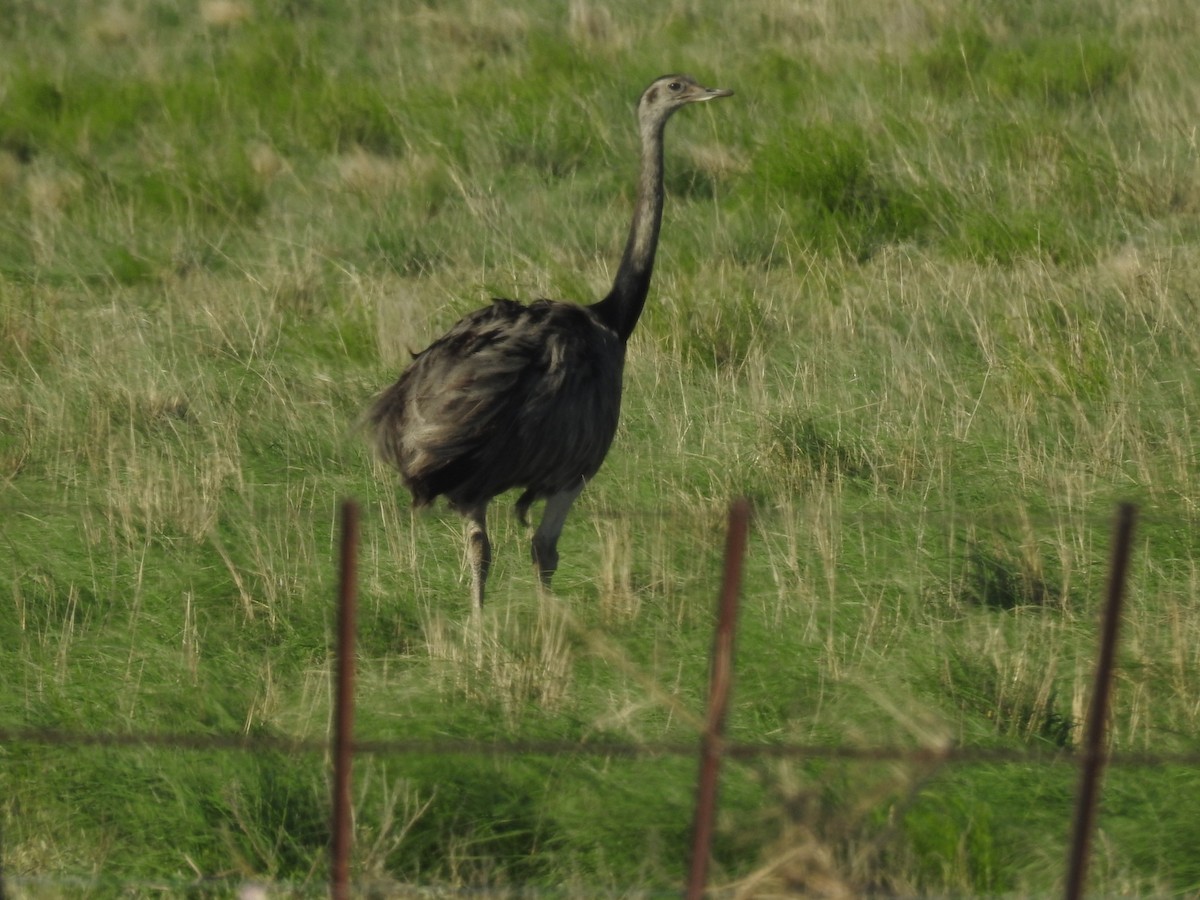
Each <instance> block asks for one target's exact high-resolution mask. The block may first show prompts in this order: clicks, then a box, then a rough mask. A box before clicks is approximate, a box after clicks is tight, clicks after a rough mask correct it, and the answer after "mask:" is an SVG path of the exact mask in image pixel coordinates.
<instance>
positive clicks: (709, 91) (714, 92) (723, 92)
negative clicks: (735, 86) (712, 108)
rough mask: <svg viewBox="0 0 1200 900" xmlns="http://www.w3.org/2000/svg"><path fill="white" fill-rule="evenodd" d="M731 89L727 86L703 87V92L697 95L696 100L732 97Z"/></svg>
mask: <svg viewBox="0 0 1200 900" xmlns="http://www.w3.org/2000/svg"><path fill="white" fill-rule="evenodd" d="M732 96H733V91H731V90H729V88H704V93H703V94H701V95H700V96H699V97H697V98H696V99H697V100H715V99H716V98H717V97H732Z"/></svg>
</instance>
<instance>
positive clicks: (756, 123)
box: [0, 0, 1200, 897]
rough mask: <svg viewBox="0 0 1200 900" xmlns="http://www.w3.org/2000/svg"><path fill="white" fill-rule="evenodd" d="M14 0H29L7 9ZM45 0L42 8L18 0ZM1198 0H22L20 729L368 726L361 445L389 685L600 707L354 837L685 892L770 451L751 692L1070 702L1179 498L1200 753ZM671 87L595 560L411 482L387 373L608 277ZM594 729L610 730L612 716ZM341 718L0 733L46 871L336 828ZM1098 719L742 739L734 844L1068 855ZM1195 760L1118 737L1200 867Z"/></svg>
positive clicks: (16, 570) (12, 441)
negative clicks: (1132, 530)
mask: <svg viewBox="0 0 1200 900" xmlns="http://www.w3.org/2000/svg"><path fill="white" fill-rule="evenodd" d="M10 5H11V4H10ZM17 6H18V7H19V6H20V5H19V4H18V5H17ZM1194 18H1195V17H1194V14H1193V13H1192V12H1191V7H1190V6H1188V5H1186V4H1184V3H1183V2H1182V0H1160V2H1156V3H1153V4H1150V5H1145V4H1143V5H1141V6H1139V7H1137V8H1136V9H1133V8H1128V7H1125V6H1120V5H1117V4H1112V3H1108V2H1104V0H1074V2H1072V3H1067V4H1063V3H1050V2H1047V0H1026V2H1020V3H1011V4H1008V5H1006V6H1004V8H1002V9H1000V8H995V7H994V5H989V4H984V3H978V2H974V3H967V4H965V5H964V4H957V5H944V4H943V5H938V4H933V5H929V4H926V5H924V6H914V5H901V6H898V7H897V6H886V5H885V6H882V7H881V6H880V5H878V4H866V3H852V4H850V5H849V6H845V7H836V6H835V7H820V8H812V9H809V8H801V7H796V6H794V5H788V4H783V3H779V2H778V0H758V2H750V3H743V4H739V5H737V6H730V5H728V4H726V5H721V4H716V3H709V2H700V3H694V4H691V5H689V6H687V8H686V9H685V8H684V7H681V6H678V5H676V6H674V7H672V8H670V9H664V10H657V9H647V8H646V7H645V5H644V4H642V5H637V4H633V3H625V2H620V3H617V4H615V5H613V4H609V5H601V4H591V3H587V2H582V0H581V2H573V3H571V4H569V5H568V6H567V7H566V8H565V9H564V8H563V7H562V6H561V5H555V4H549V3H546V2H543V0H530V2H528V3H526V4H523V5H510V6H504V7H499V8H493V7H485V6H482V5H480V4H476V3H466V2H463V3H452V4H449V5H447V4H437V5H433V6H428V7H426V6H405V5H401V6H399V7H397V6H396V5H395V4H387V3H380V2H375V0H359V2H356V3H352V4H349V5H347V4H344V3H327V2H320V0H308V2H300V0H241V2H208V3H200V4H194V5H192V6H190V7H187V8H186V9H182V8H180V7H179V6H178V4H174V3H166V2H158V0H147V2H143V3H137V4H129V5H124V6H122V5H113V4H108V3H99V2H81V3H76V4H69V5H68V8H67V9H64V10H58V9H55V10H54V11H48V10H47V9H42V8H41V7H38V8H37V9H35V8H34V7H32V6H31V7H29V8H28V9H25V8H23V7H22V8H16V7H14V8H12V9H8V10H6V11H5V14H4V15H0V198H3V202H2V203H0V585H3V587H2V588H0V647H3V652H0V685H2V687H0V728H4V729H16V730H19V729H38V728H46V729H55V730H60V731H66V732H83V733H88V732H96V733H101V734H115V735H118V736H121V737H128V736H132V735H142V734H148V735H160V734H176V733H179V734H186V735H193V736H199V737H204V736H229V735H246V736H249V737H252V738H262V739H263V740H265V741H269V742H272V743H271V746H272V747H274V748H278V746H280V744H279V743H278V741H280V740H282V741H284V742H287V741H317V742H319V741H322V740H324V739H325V738H326V737H327V735H328V730H329V721H330V693H331V671H332V661H331V654H330V646H331V635H332V629H333V618H334V613H333V608H332V605H333V604H332V598H333V593H334V578H335V573H334V559H335V557H336V540H337V504H338V501H339V500H340V498H342V497H346V496H353V497H357V498H359V499H360V500H361V502H362V503H363V508H364V514H365V515H364V523H363V540H362V547H361V561H360V595H361V604H362V609H361V612H360V632H361V634H360V651H361V652H360V659H359V665H360V685H359V693H358V714H359V718H358V736H359V737H360V738H362V739H366V740H382V741H386V740H391V739H403V740H408V739H428V740H442V739H448V740H480V741H493V740H494V741H500V742H506V741H548V742H560V743H562V744H563V745H564V746H565V747H569V748H572V749H569V750H564V751H563V752H561V753H557V754H543V755H537V754H534V755H528V756H505V755H495V756H493V755H487V754H481V755H471V754H463V755H456V754H442V755H438V754H432V753H431V754H421V753H417V754H388V753H383V754H374V755H365V756H362V757H360V758H359V759H358V760H357V762H356V769H355V772H356V788H355V839H356V842H355V846H356V855H355V860H354V875H355V877H356V879H358V880H360V881H361V882H363V883H368V882H369V883H371V884H372V885H375V886H376V887H377V888H378V889H379V890H380V891H381V892H384V893H386V892H388V891H392V892H400V891H402V890H403V886H405V885H425V886H431V887H436V888H439V889H440V888H444V889H474V888H479V889H482V891H483V892H484V893H487V894H494V895H498V896H503V895H506V894H513V893H516V892H518V890H519V889H522V888H528V889H530V890H534V891H537V890H543V891H546V892H548V893H558V894H560V895H564V896H580V897H587V896H596V895H598V894H603V893H605V892H608V893H610V894H612V895H617V896H622V895H629V894H638V893H639V892H643V894H644V893H654V892H659V893H664V894H665V893H668V892H672V891H675V890H677V888H678V886H679V885H680V884H681V882H682V880H683V877H684V872H685V868H686V861H687V853H688V837H689V836H688V824H689V821H690V816H691V806H692V802H693V790H694V780H695V774H696V772H695V770H696V763H695V759H694V758H692V757H690V756H687V757H676V756H671V755H653V754H652V755H646V756H643V757H637V758H628V757H625V756H621V755H612V756H604V755H596V754H593V753H590V752H587V745H588V744H589V743H592V744H595V743H597V742H602V741H616V742H624V743H630V744H634V745H645V746H647V747H654V746H661V745H662V744H663V743H664V742H665V743H683V744H685V745H688V744H691V743H693V742H694V741H695V739H696V735H697V730H698V727H699V717H700V715H701V712H702V706H703V700H704V692H705V688H706V683H707V662H708V653H709V646H710V641H711V626H712V608H713V603H714V599H715V595H716V590H717V584H718V578H719V566H720V558H719V557H720V549H721V545H722V539H723V537H722V529H723V526H724V515H725V509H726V506H727V503H728V501H729V500H730V499H731V498H732V497H734V496H737V495H739V494H746V495H748V496H750V497H751V498H752V500H753V502H754V505H755V519H754V525H753V531H752V536H751V548H750V555H749V558H748V560H747V569H746V580H745V587H744V592H743V608H742V613H741V630H740V633H739V639H738V664H737V678H736V683H735V692H734V703H733V707H732V709H731V712H730V720H729V728H730V731H731V736H732V737H733V738H734V739H736V740H738V741H745V742H763V743H768V744H778V743H792V742H796V743H806V744H809V743H811V744H816V745H819V746H823V747H838V746H844V745H850V746H867V747H874V746H883V747H912V748H936V747H941V746H945V745H946V744H952V745H961V746H964V747H966V748H978V749H981V750H1004V751H1018V752H1019V751H1023V750H1031V751H1040V752H1044V753H1052V752H1055V751H1057V750H1059V749H1061V748H1073V747H1074V746H1076V744H1077V743H1078V741H1079V737H1080V727H1081V722H1082V717H1083V715H1084V711H1085V709H1086V704H1087V699H1088V695H1089V692H1090V688H1091V677H1092V667H1093V660H1094V656H1095V651H1096V644H1097V618H1098V610H1099V606H1100V599H1101V597H1102V594H1103V591H1104V586H1105V578H1106V575H1107V557H1108V552H1109V538H1110V529H1111V515H1112V510H1113V507H1114V505H1115V503H1117V502H1118V501H1121V500H1127V499H1128V500H1133V501H1135V502H1137V503H1138V505H1139V510H1140V518H1139V523H1138V527H1137V544H1136V547H1135V552H1134V557H1133V565H1132V571H1131V574H1130V591H1129V596H1128V602H1127V609H1126V615H1125V618H1124V621H1123V624H1122V645H1121V651H1120V654H1119V659H1118V681H1117V684H1116V692H1115V700H1114V702H1115V706H1114V710H1113V714H1112V718H1111V722H1110V727H1111V739H1110V746H1111V747H1112V749H1113V750H1115V751H1119V752H1130V753H1150V754H1156V753H1171V754H1175V753H1180V754H1195V753H1196V752H1198V751H1200V711H1198V710H1197V707H1196V701H1195V697H1196V696H1197V694H1198V693H1200V656H1198V655H1197V649H1196V648H1197V647H1200V613H1198V611H1197V610H1198V609H1200V605H1198V601H1200V551H1198V547H1200V544H1197V541H1196V539H1195V534H1196V529H1197V525H1198V522H1197V516H1198V511H1197V506H1196V497H1197V488H1198V486H1197V480H1196V472H1197V463H1198V460H1200V375H1198V374H1197V370H1196V365H1195V360H1196V359H1197V358H1198V357H1200V337H1198V336H1197V335H1198V332H1197V330H1196V328H1195V325H1194V322H1195V319H1196V315H1197V299H1196V297H1197V294H1196V289H1195V284H1196V279H1197V274H1198V273H1200V244H1198V243H1197V237H1198V235H1200V230H1198V229H1197V228H1196V225H1195V222H1196V213H1197V211H1198V210H1200V179H1198V178H1197V171H1200V170H1198V169H1197V149H1196V144H1195V140H1194V135H1193V134H1192V130H1193V129H1192V123H1193V122H1194V121H1195V119H1196V115H1197V113H1198V112H1200V94H1198V93H1197V90H1196V87H1195V79H1194V72H1195V71H1196V68H1197V65H1200V58H1198V51H1197V50H1196V48H1195V41H1194V40H1191V39H1190V35H1191V34H1192V33H1193V32H1194V29H1191V28H1189V27H1188V25H1189V23H1193V24H1194ZM672 70H683V71H691V72H692V73H693V74H695V75H696V76H697V77H698V78H699V79H700V80H701V81H703V82H708V83H712V84H715V85H720V86H728V87H732V88H734V89H735V90H736V92H737V93H736V95H735V97H733V98H732V99H730V100H727V101H722V102H721V103H720V104H712V105H711V106H705V107H702V108H698V109H692V110H688V111H685V112H683V113H681V114H680V115H679V116H678V117H676V119H675V120H673V121H672V123H671V126H670V129H669V133H668V148H667V167H668V176H667V181H668V194H669V199H668V205H667V210H666V220H665V226H664V231H663V242H662V246H661V248H660V254H659V268H658V271H657V273H656V275H655V283H654V287H653V290H652V296H651V299H650V302H649V305H648V307H647V310H646V313H645V316H644V317H643V320H642V322H641V323H640V325H639V330H638V331H637V332H636V334H635V336H634V338H633V341H632V344H631V349H630V357H629V365H628V370H627V374H626V398H625V410H624V416H623V421H622V426H621V431H620V433H619V434H618V438H617V441H616V443H615V445H614V448H613V450H612V452H611V454H610V456H609V459H608V460H607V462H606V463H605V467H604V469H603V470H602V471H601V473H600V475H599V476H598V477H597V478H596V479H595V481H594V483H593V484H591V485H590V486H589V488H588V490H587V491H586V492H585V495H584V497H583V499H582V500H581V501H580V503H579V504H578V508H577V510H576V512H575V514H574V515H573V517H572V518H571V519H570V521H569V522H568V525H567V530H566V532H565V534H564V536H563V542H562V547H561V550H562V558H563V562H562V566H561V568H560V570H559V573H558V575H557V577H556V597H554V598H544V597H540V596H539V595H538V592H537V590H536V579H535V577H534V575H533V573H532V572H531V571H529V566H528V563H527V559H528V549H527V543H526V540H527V534H526V533H525V530H524V529H522V528H521V527H520V526H519V525H518V523H516V521H515V520H514V519H513V517H511V516H510V515H508V513H507V510H506V509H505V508H504V507H505V506H507V504H508V502H509V500H510V499H511V498H502V499H501V503H500V504H497V508H496V510H495V512H494V513H493V517H492V520H493V522H494V529H495V533H494V539H495V544H496V562H495V567H494V570H493V575H492V581H491V587H492V591H491V596H490V600H489V607H488V609H487V610H486V611H485V614H484V617H483V621H482V623H481V624H480V625H479V627H478V629H476V630H472V628H471V627H469V624H468V600H467V586H466V582H465V578H464V573H463V567H462V529H461V525H460V523H459V521H458V520H457V518H456V517H455V516H454V515H452V514H450V513H449V512H447V511H446V510H444V509H441V508H439V509H437V510H435V511H434V512H431V513H429V514H422V515H412V514H410V510H409V507H408V501H407V499H406V498H405V497H404V496H402V491H401V490H400V488H399V485H398V481H397V479H396V477H395V476H394V474H392V473H390V472H388V471H387V470H385V469H384V468H383V467H382V466H380V465H378V464H377V463H375V462H373V461H372V459H371V457H370V454H369V452H368V450H367V448H366V446H365V444H364V442H363V441H362V438H361V435H360V434H359V433H358V432H357V431H356V430H355V427H354V424H355V422H356V420H357V417H358V416H359V415H360V413H361V411H362V409H363V408H364V407H365V405H366V404H367V403H368V402H369V400H370V398H371V396H372V395H373V393H374V392H375V391H377V390H378V389H380V388H381V387H383V386H384V385H386V384H387V383H388V382H389V381H390V380H391V379H392V378H394V377H395V374H396V373H397V372H398V371H399V369H400V368H401V367H402V366H403V365H404V363H405V361H406V360H407V359H408V354H409V352H410V351H411V350H416V349H420V348H421V347H422V346H424V345H425V344H426V343H427V342H428V341H429V340H430V339H431V338H432V337H434V336H436V335H437V334H438V333H440V331H441V330H442V329H444V328H445V327H447V326H448V325H449V324H451V323H452V322H453V321H454V320H455V319H456V318H457V317H458V316H459V315H461V314H462V313H464V312H466V311H468V310H470V309H473V308H475V307H476V306H478V305H480V304H481V303H483V302H486V300H487V298H488V297H491V296H512V297H516V298H518V299H524V300H530V299H533V298H536V297H541V296H551V297H562V298H570V299H579V300H584V301H586V300H589V299H592V298H595V297H598V296H601V295H602V294H603V293H604V291H605V290H606V288H607V286H608V284H609V281H610V279H611V276H612V273H613V271H614V268H615V265H616V260H617V258H618V257H619V254H620V251H621V247H622V242H623V241H624V237H625V229H626V227H627V222H628V215H629V209H630V205H631V201H632V192H633V167H634V162H635V158H636V157H635V151H636V133H635V129H634V126H633V117H632V108H633V104H634V102H635V100H636V96H637V92H638V91H639V90H640V89H641V88H642V87H643V86H644V85H645V84H646V83H647V82H649V81H650V79H652V78H653V77H655V76H657V75H659V74H662V73H663V72H665V71H672ZM575 748H578V749H575ZM328 776H329V773H328V769H327V760H326V759H325V758H324V755H323V754H321V753H315V752H313V753H309V752H299V751H297V752H294V753H293V752H283V751H280V750H278V749H272V750H269V751H266V752H262V753H250V752H245V751H240V750H229V751H218V750H212V749H203V750H200V749H173V748H165V747H161V746H158V745H156V744H150V745H145V746H142V745H137V744H135V745H133V746H125V745H115V746H100V747H97V746H70V745H68V746H56V745H46V744H41V743H30V742H10V743H8V744H6V745H4V746H3V747H0V835H2V837H3V845H2V846H0V854H2V857H0V864H2V865H3V874H4V876H5V878H6V880H7V881H8V884H7V885H6V886H7V887H8V889H9V891H10V892H11V893H14V894H15V895H16V896H18V897H25V896H30V897H42V896H48V897H53V896H65V895H69V894H71V893H72V892H74V891H76V890H79V889H86V890H88V891H90V892H91V893H94V894H96V895H99V896H115V895H124V894H128V893H134V894H139V895H140V894H147V893H151V892H163V891H165V892H167V893H183V892H185V891H187V892H192V893H197V894H202V895H210V894H211V895H213V896H229V895H232V894H233V893H235V891H236V888H237V885H239V884H240V883H242V882H244V881H258V882H270V883H273V884H274V885H276V886H277V887H278V889H279V891H280V892H282V893H285V894H286V893H294V894H316V893H320V892H321V891H322V888H323V880H324V879H325V877H326V876H327V872H328V870H327V858H326V857H327V846H328V840H329V835H328V825H327V797H328V795H329V783H328ZM1075 777H1076V773H1075V770H1074V768H1073V767H1071V766H1067V765H1035V764H1032V763H1029V764H1026V763H998V762H986V763H984V762H961V763H955V764H953V765H944V766H935V765H932V764H923V763H917V762H905V763H895V764H893V763H867V762H861V761H844V760H843V761H831V760H825V761H819V760H811V759H809V760H796V759H790V760H788V759H782V760H781V759H771V758H762V759H758V760H744V761H738V762H729V763H727V764H726V766H725V768H724V769H723V773H722V790H721V816H720V819H719V822H718V833H717V839H716V846H715V858H714V869H713V883H714V884H716V885H724V886H738V887H739V888H740V889H741V890H742V891H743V894H742V895H744V896H755V895H768V894H770V893H771V892H772V891H775V892H784V891H787V890H792V891H796V892H804V891H807V892H810V893H818V892H821V891H832V890H837V889H840V890H843V891H844V892H847V893H848V894H849V895H861V894H863V893H867V892H870V891H880V892H883V891H892V892H895V893H900V894H905V895H923V894H955V895H966V894H981V895H989V894H990V895H997V894H1017V895H1044V894H1053V893H1056V892H1058V891H1060V890H1061V886H1062V884H1063V880H1064V877H1065V860H1066V852H1067V847H1066V845H1067V840H1068V837H1067V836H1068V834H1069V827H1070V821H1071V816H1072V804H1073V802H1074V792H1075ZM1198 791H1200V770H1198V769H1197V768H1196V767H1188V766H1179V765H1169V766H1168V765H1163V766H1157V767H1129V768H1122V767H1115V768H1112V769H1110V770H1108V772H1107V774H1106V778H1105V794H1104V796H1103V799H1102V804H1101V808H1100V815H1099V828H1100V835H1099V836H1098V839H1097V841H1096V842H1095V859H1094V864H1093V868H1092V880H1091V889H1092V890H1093V891H1094V892H1096V893H1097V894H1131V895H1138V894H1147V895H1149V894H1156V895H1186V894H1190V893H1194V892H1195V891H1197V890H1198V889H1200V870H1198V869H1197V865H1196V861H1195V852H1194V848H1195V846H1196V844H1197V840H1198V839H1200V835H1198V834H1197V831H1196V825H1195V824H1194V819H1195V816H1194V815H1193V812H1192V809H1191V807H1192V805H1193V804H1191V803H1190V802H1189V801H1188V798H1190V797H1193V796H1195V795H1197V792H1198Z"/></svg>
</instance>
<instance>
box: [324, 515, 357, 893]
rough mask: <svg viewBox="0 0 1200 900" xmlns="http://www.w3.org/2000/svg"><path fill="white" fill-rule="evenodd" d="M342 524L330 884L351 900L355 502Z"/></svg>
mask: <svg viewBox="0 0 1200 900" xmlns="http://www.w3.org/2000/svg"><path fill="white" fill-rule="evenodd" d="M341 521H342V539H341V553H340V560H339V572H338V622H337V659H336V665H337V672H336V678H337V684H336V690H337V694H336V696H335V699H334V723H333V817H332V831H333V835H332V840H331V846H330V879H329V888H330V894H331V896H332V897H333V900H346V898H348V897H349V896H350V894H349V873H350V767H351V763H352V761H353V750H354V747H353V741H354V643H355V629H356V621H355V620H356V618H357V609H356V604H357V600H358V596H357V594H358V504H357V503H355V502H354V501H353V500H345V501H343V503H342V509H341Z"/></svg>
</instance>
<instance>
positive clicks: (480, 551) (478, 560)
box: [464, 503, 492, 612]
mask: <svg viewBox="0 0 1200 900" xmlns="http://www.w3.org/2000/svg"><path fill="white" fill-rule="evenodd" d="M464 515H465V516H466V518H467V561H468V562H469V563H470V565H471V600H472V603H473V604H474V608H475V611H476V612H479V611H481V610H482V609H483V588H484V585H485V584H487V577H488V569H490V568H491V566H492V545H491V543H490V542H489V541H488V536H487V504H486V503H481V504H480V505H479V506H476V507H474V508H472V509H469V510H466V512H465V513H464Z"/></svg>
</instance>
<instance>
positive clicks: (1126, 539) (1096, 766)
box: [1066, 503, 1136, 900]
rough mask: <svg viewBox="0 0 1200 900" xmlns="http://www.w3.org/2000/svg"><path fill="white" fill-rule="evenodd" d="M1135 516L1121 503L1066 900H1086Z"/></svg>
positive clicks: (1086, 727) (1086, 734)
mask: <svg viewBox="0 0 1200 900" xmlns="http://www.w3.org/2000/svg"><path fill="white" fill-rule="evenodd" d="M1135 512H1136V510H1135V508H1134V506H1133V504H1132V503H1122V504H1121V505H1120V506H1119V507H1118V508H1117V520H1116V527H1115V529H1114V531H1113V542H1112V561H1111V563H1110V566H1109V573H1108V599H1107V601H1106V603H1105V605H1104V622H1103V623H1102V625H1101V632H1100V655H1099V658H1098V659H1097V661H1096V676H1095V681H1094V684H1093V686H1092V701H1091V703H1090V704H1089V707H1088V718H1087V722H1086V723H1085V724H1084V736H1083V759H1082V761H1081V763H1080V777H1079V797H1078V800H1077V802H1076V805H1075V834H1074V835H1073V837H1072V840H1071V857H1070V860H1069V865H1068V871H1067V891H1066V897H1067V900H1079V898H1080V897H1082V896H1083V886H1084V882H1085V881H1086V879H1087V864H1088V849H1089V845H1090V843H1091V839H1092V830H1093V825H1094V823H1095V819H1096V794H1097V792H1098V790H1099V785H1100V770H1101V769H1102V768H1103V766H1104V725H1105V722H1106V720H1107V718H1108V698H1109V693H1110V691H1111V687H1112V677H1113V667H1114V658H1115V656H1116V649H1117V629H1118V625H1119V624H1120V621H1121V599H1122V596H1123V594H1124V590H1125V576H1126V572H1127V571H1128V569H1129V555H1130V549H1131V546H1132V543H1133V520H1134V514H1135Z"/></svg>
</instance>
